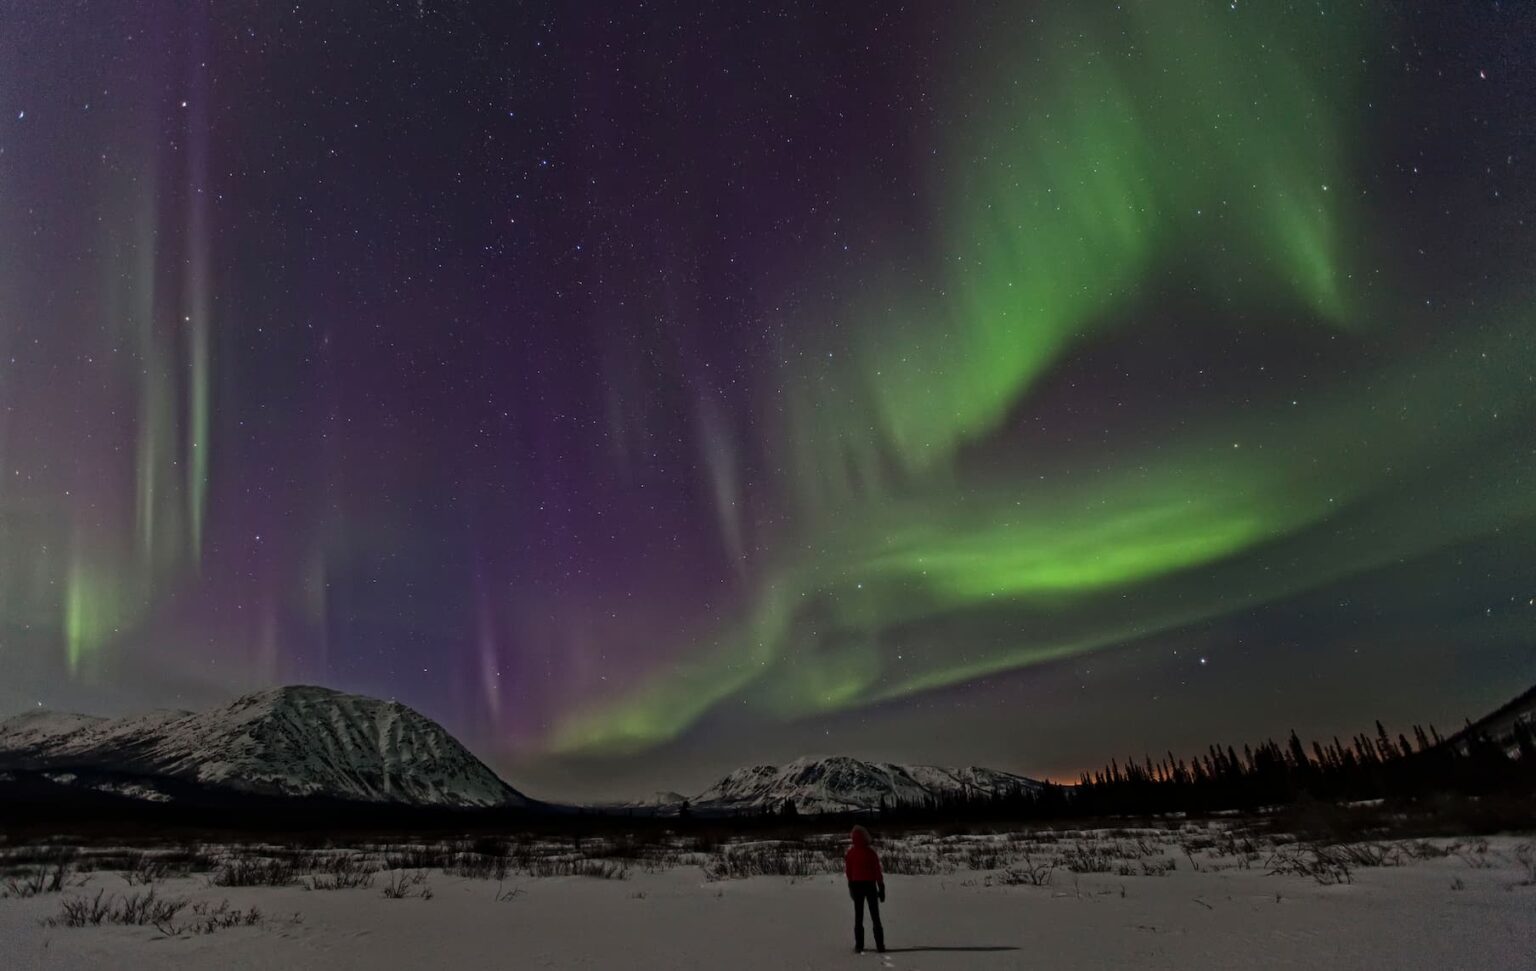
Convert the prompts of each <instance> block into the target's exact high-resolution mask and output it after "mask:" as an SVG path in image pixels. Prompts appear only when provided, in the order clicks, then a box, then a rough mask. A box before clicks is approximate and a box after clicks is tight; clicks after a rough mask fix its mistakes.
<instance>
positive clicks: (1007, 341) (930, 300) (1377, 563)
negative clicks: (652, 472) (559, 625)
mask: <svg viewBox="0 0 1536 971" xmlns="http://www.w3.org/2000/svg"><path fill="white" fill-rule="evenodd" d="M1226 13H1227V6H1226V5H1225V4H1211V3H1203V2H1189V3H1178V4H1163V3H1159V4H1133V5H1129V8H1128V11H1127V12H1125V13H1121V12H1118V11H1117V12H1116V13H1115V15H1114V16H1115V17H1116V18H1117V19H1116V20H1115V21H1114V22H1113V23H1111V22H1109V21H1108V20H1105V21H1102V22H1096V21H1094V20H1093V19H1091V18H1089V17H1087V16H1084V15H1082V14H1080V13H1077V12H1074V13H1073V14H1072V15H1071V16H1070V17H1068V16H1063V17H1059V18H1057V19H1055V20H1054V21H1053V22H1051V23H1050V24H1049V26H1048V27H1044V28H1041V27H1036V28H1034V30H1033V32H1032V33H1031V35H1030V36H1028V37H1026V38H1024V40H1025V42H1026V43H1025V44H1024V45H1022V47H1021V46H1020V45H1015V44H1013V43H1011V42H1010V41H1006V40H1005V41H1003V42H1002V43H1000V44H999V43H998V42H996V41H993V42H992V44H991V45H990V46H991V47H993V48H996V47H1002V48H1004V49H1003V50H1002V51H1000V52H996V56H997V60H998V61H999V62H1001V63H1005V64H1008V65H1028V66H1027V67H1024V68H1015V69H1013V70H1012V72H1011V73H1009V72H1000V73H999V74H998V75H997V76H998V77H1001V78H1003V79H1005V81H1004V83H996V84H994V86H993V89H992V90H990V91H988V92H986V93H985V94H979V93H974V92H971V93H964V94H963V95H962V96H957V101H958V103H960V104H962V105H963V106H969V105H973V104H980V105H983V106H984V108H983V109H982V110H981V111H980V112H979V113H978V114H973V115H971V116H969V117H968V118H967V121H966V123H965V124H963V125H962V126H961V127H960V134H959V135H958V139H957V144H956V145H954V146H952V148H953V150H952V151H951V152H949V153H947V155H948V156H949V157H951V158H953V159H958V160H959V161H953V162H950V163H948V165H947V166H946V168H945V170H944V171H942V172H938V173H936V181H938V182H939V183H941V185H942V187H943V191H941V192H940V198H941V202H942V208H943V213H942V217H941V218H940V219H939V225H940V226H941V227H942V232H941V241H940V246H939V252H938V253H937V254H935V257H934V259H933V260H932V261H931V262H932V263H933V265H934V266H935V267H936V268H935V269H934V270H933V273H932V279H931V280H929V281H928V285H927V286H919V285H917V284H915V283H902V282H895V283H892V282H891V280H890V279H887V280H883V281H882V284H883V285H882V286H881V287H880V288H879V290H878V292H879V293H880V295H881V296H880V298H879V300H878V301H876V300H874V299H863V300H862V303H863V305H864V306H865V308H866V309H865V310H864V311H862V312H859V311H855V312H854V314H853V315H852V317H853V323H854V326H853V328H852V333H853V335H854V336H853V339H852V342H851V344H852V346H851V348H849V347H846V346H844V345H841V344H838V343H836V342H835V341H834V340H833V339H832V338H830V337H829V338H827V339H826V341H825V343H823V344H821V345H816V344H813V345H812V346H811V347H810V349H809V351H808V353H805V354H803V355H800V356H799V357H798V358H797V359H796V360H798V361H816V362H819V364H820V366H819V367H816V368H814V369H808V370H800V371H798V372H797V373H792V374H789V375H787V376H786V377H785V380H784V389H785V390H784V392H783V394H784V397H783V400H782V402H776V403H777V404H780V405H781V406H782V409H783V412H784V413H785V414H786V415H787V416H788V417H787V420H785V421H784V422H783V424H782V426H781V428H780V432H779V435H778V438H779V440H780V441H781V443H782V445H781V447H779V448H777V449H774V448H772V447H771V446H770V453H771V454H773V453H777V454H782V455H784V456H785V461H784V463H783V465H784V467H785V468H787V469H789V470H790V474H789V475H788V476H787V481H786V482H785V483H784V486H785V490H784V491H785V492H786V493H787V494H789V495H792V496H794V497H795V500H796V506H795V510H794V513H793V526H792V527H791V528H790V529H789V530H788V536H787V537H786V538H784V539H781V541H780V543H779V544H778V549H779V550H780V553H779V555H778V556H776V557H773V558H772V559H771V561H770V562H769V563H767V564H766V565H765V566H763V567H762V568H761V570H760V575H759V580H758V587H757V593H756V595H755V597H753V602H752V606H751V607H750V608H749V609H748V611H747V614H746V616H745V618H744V619H742V620H741V621H739V622H738V623H736V624H733V625H729V626H728V627H727V628H726V629H724V630H721V631H718V632H716V633H715V634H713V635H712V636H711V637H709V638H707V639H706V641H705V643H704V644H703V645H701V647H700V650H699V651H698V652H696V653H695V654H694V655H693V656H692V659H691V660H689V661H688V662H686V663H684V664H681V665H678V666H677V667H675V668H674V669H672V670H669V671H667V672H664V673H661V674H659V675H658V676H657V677H655V678H653V679H652V680H650V681H649V682H646V683H642V684H640V685H637V686H632V688H631V690H629V691H628V692H627V693H625V694H623V695H622V696H620V697H617V698H607V699H602V700H600V701H598V702H596V703H594V704H593V705H591V706H590V707H588V708H586V709H585V710H582V711H580V712H576V713H574V714H572V715H571V717H569V718H568V719H567V720H566V721H565V722H564V723H563V724H562V725H560V726H559V728H558V730H557V732H556V733H555V737H554V739H553V747H554V748H555V749H556V750H557V751H563V752H572V753H574V752H589V753H598V752H621V751H625V750H635V749H641V748H645V747H648V746H652V745H656V744H659V743H661V742H664V741H666V740H668V739H671V738H674V737H676V736H678V735H679V734H681V733H682V732H683V731H684V730H686V729H687V728H688V727H689V726H691V725H693V724H694V723H695V722H696V721H697V720H698V719H699V718H701V717H703V716H704V715H705V714H707V713H708V712H710V711H711V710H712V709H714V708H716V707H717V706H720V705H722V704H725V703H728V702H729V703H736V704H740V705H742V706H745V707H746V708H748V709H749V710H756V711H759V712H761V713H762V714H763V715H765V716H768V717H778V718H793V717H803V716H807V715H814V714H817V713H822V712H830V711H836V710H841V709H846V708H849V707H854V706H859V705H866V704H872V703H878V702H881V701H886V700H890V699H894V698H900V697H904V696H909V695H911V694H913V693H916V692H922V691H927V690H932V689H935V688H941V687H944V686H947V685H953V684H958V683H961V682H964V681H967V680H971V679H974V678H977V677H981V676H985V675H988V674H993V673H997V672H1001V671H1006V670H1012V669H1018V668H1023V667H1027V666H1030V665H1034V664H1039V663H1043V662H1047V661H1051V660H1056V659H1060V658H1065V657H1071V656H1074V655H1077V654H1081V653H1084V652H1087V651H1093V650H1099V649H1103V648H1106V647H1111V646H1116V645H1121V644H1126V643H1130V642H1134V641H1135V640H1137V639H1139V638H1144V637H1148V636H1150V635H1153V634H1156V633H1160V632H1165V631H1169V630H1174V629H1177V628H1179V627H1181V626H1184V625H1187V624H1191V623H1194V622H1197V621H1200V620H1203V619H1207V618H1211V617H1215V616H1220V615H1223V614H1227V613H1231V612H1234V611H1237V610H1241V609H1244V608H1249V607H1252V606H1255V605H1258V604H1261V603H1264V602H1267V601H1272V600H1276V599H1279V598H1282V597H1286V596H1290V595H1295V594H1297V593H1300V592H1303V591H1306V590H1308V589H1310V588H1313V587H1316V586H1319V585H1321V584H1324V583H1326V582H1329V581H1330V580H1334V579H1338V578H1341V577H1345V576H1350V575H1354V574H1358V573H1362V572H1364V571H1368V570H1372V569H1377V568H1380V567H1382V566H1385V565H1389V564H1393V563H1397V562H1402V561H1404V560H1406V559H1408V558H1412V557H1416V556H1421V555H1423V554H1425V553H1427V552H1430V551H1433V550H1436V549H1439V548H1443V547H1444V546H1446V545H1449V544H1452V543H1455V542H1458V541H1462V540H1466V539H1470V538H1473V537H1477V536H1482V535H1487V534H1489V533H1491V532H1493V531H1496V530H1499V529H1502V528H1505V527H1507V526H1508V524H1510V523H1511V522H1521V523H1522V524H1523V521H1525V520H1528V519H1529V518H1530V517H1532V516H1533V515H1536V496H1533V495H1532V493H1531V491H1530V490H1529V489H1519V488H1511V487H1509V486H1508V485H1507V484H1508V483H1511V482H1518V481H1520V480H1522V479H1525V480H1528V479H1529V478H1530V477H1531V475H1532V473H1533V472H1536V458H1533V457H1532V456H1531V455H1529V454H1518V453H1512V452H1504V451H1501V450H1499V449H1498V448H1497V444H1496V443H1497V441H1498V436H1499V435H1500V434H1507V433H1508V432H1507V430H1508V429H1510V428H1514V427H1519V426H1518V425H1517V424H1511V423H1519V422H1521V421H1525V422H1529V421H1530V420H1531V418H1532V414H1531V412H1532V400H1533V396H1532V390H1533V389H1532V387H1531V381H1530V377H1529V368H1528V364H1529V351H1528V349H1526V348H1525V347H1524V346H1523V344H1522V338H1523V334H1522V333H1521V331H1523V330H1524V328H1526V327H1528V326H1529V325H1528V323H1525V322H1521V323H1520V324H1519V325H1518V328H1517V329H1516V330H1512V331H1506V332H1501V331H1499V330H1497V329H1496V328H1495V327H1493V326H1483V327H1479V326H1472V325H1469V326H1466V327H1463V328H1462V329H1461V331H1460V332H1459V333H1458V334H1457V335H1456V336H1455V342H1454V343H1453V342H1451V341H1449V340H1447V341H1443V342H1441V343H1439V344H1437V345H1435V346H1431V347H1420V348H1417V349H1416V350H1415V351H1414V352H1413V353H1412V354H1411V355H1409V356H1407V357H1405V358H1403V359H1401V360H1398V361H1395V362H1387V363H1384V364H1382V365H1381V366H1380V367H1379V368H1378V371H1377V373H1376V374H1374V375H1373V376H1372V378H1371V380H1369V381H1368V382H1366V383H1364V384H1359V383H1352V384H1351V386H1349V387H1343V388H1335V389H1331V390H1326V391H1323V392H1322V393H1311V394H1309V395H1308V397H1307V398H1306V399H1305V400H1299V401H1285V402H1276V403H1275V404H1274V405H1273V406H1271V407H1270V408H1269V409H1268V410H1265V411H1255V412H1251V413H1246V414H1243V415H1234V416H1232V417H1231V418H1230V419H1228V420H1225V421H1211V422H1210V423H1209V424H1208V425H1207V426H1206V427H1204V428H1201V429H1194V430H1191V429H1187V428H1181V429H1178V430H1177V431H1176V432H1175V430H1169V431H1168V433H1167V435H1166V437H1165V438H1164V439H1161V440H1155V441H1151V442H1148V444H1147V446H1146V448H1145V449H1144V450H1143V451H1142V452H1141V453H1140V454H1120V455H1117V456H1116V457H1115V458H1114V459H1112V460H1110V461H1111V463H1112V464H1110V465H1109V466H1108V467H1103V466H1101V467H1098V468H1095V469H1094V470H1093V471H1092V472H1091V473H1077V474H1074V473H1073V471H1072V470H1070V469H1068V470H1067V471H1066V472H1065V474H1063V473H1062V472H1061V470H1060V469H1057V468H1054V467H1049V466H1046V465H1041V467H1040V468H1026V469H1016V470H1015V471H1014V473H1013V474H999V473H990V474H985V475H978V474H976V473H975V472H972V471H967V470H966V469H965V468H964V467H963V465H964V463H963V461H962V458H963V453H964V451H965V449H966V448H967V447H968V446H970V445H973V444H976V443H978V442H984V441H987V440H988V439H989V438H990V437H991V436H995V435H998V434H999V433H1000V429H1001V427H1002V426H1003V425H1004V424H1005V423H1006V421H1007V419H1008V417H1009V416H1010V415H1011V414H1014V413H1015V412H1016V411H1017V410H1018V409H1019V408H1020V407H1021V405H1023V404H1025V403H1027V400H1028V395H1029V393H1030V391H1031V390H1032V389H1033V388H1034V387H1035V385H1036V384H1037V382H1039V380H1040V379H1041V378H1042V377H1044V376H1045V375H1047V374H1048V373H1049V372H1050V370H1051V369H1052V367H1053V366H1054V365H1056V364H1057V363H1058V362H1060V361H1061V360H1062V359H1063V358H1064V357H1065V356H1067V355H1070V354H1071V353H1072V351H1073V349H1074V348H1075V347H1076V346H1078V345H1080V344H1082V343H1083V342H1084V341H1086V340H1088V339H1090V338H1094V337H1097V338H1098V339H1101V340H1102V339H1112V335H1109V336H1106V334H1107V332H1108V331H1109V330H1110V329H1111V327H1112V326H1118V327H1120V328H1129V327H1133V326H1134V324H1135V310H1136V307H1137V305H1136V297H1137V294H1138V292H1139V290H1140V289H1141V288H1144V287H1147V286H1155V285H1157V284H1158V283H1161V282H1164V281H1167V280H1169V279H1173V280H1177V281H1181V282H1183V283H1185V284H1187V285H1188V286H1190V287H1192V288H1195V289H1198V290H1199V292H1200V294H1201V296H1202V298H1203V300H1204V301H1205V303H1207V304H1208V305H1209V306H1210V307H1211V308H1212V313H1213V314H1214V315H1216V316H1217V317H1220V316H1222V315H1227V314H1230V315H1232V316H1234V317H1236V316H1238V314H1239V312H1240V311H1242V310H1245V309H1258V310H1263V311H1265V312H1266V313H1269V314H1271V315H1273V316H1279V317H1281V318H1282V319H1291V320H1294V321H1296V322H1297V324H1296V326H1299V327H1304V328H1309V329H1314V330H1323V329H1326V330H1331V331H1333V332H1334V333H1335V334H1342V335H1343V337H1341V338H1340V339H1353V340H1357V341H1359V342H1360V344H1361V346H1362V347H1370V346H1372V345H1371V343H1370V335H1371V333H1372V331H1373V330H1374V329H1375V328H1377V327H1381V328H1386V329H1390V328H1391V327H1392V324H1393V323H1394V320H1393V317H1394V315H1400V314H1403V313H1405V312H1406V311H1404V310H1402V309H1401V308H1393V307H1390V306H1386V305H1380V306H1373V305H1372V303H1371V302H1370V301H1368V300H1367V299H1366V298H1367V296H1368V293H1367V292H1366V291H1365V289H1364V288H1361V287H1357V286H1352V280H1353V279H1354V278H1355V274H1353V273H1352V271H1351V269H1350V268H1349V267H1348V266H1347V265H1346V264H1345V260H1344V254H1346V253H1349V252H1351V246H1352V245H1358V241H1355V242H1354V243H1352V242H1351V239H1350V236H1349V228H1350V223H1351V222H1352V221H1353V219H1354V216H1355V214H1354V213H1352V212H1350V211H1349V209H1350V205H1351V204H1350V201H1349V198H1350V197H1349V195H1348V193H1346V192H1345V191H1343V188H1344V186H1346V185H1347V184H1348V179H1349V177H1348V167H1347V164H1346V163H1347V160H1346V158H1345V153H1344V151H1343V149H1342V147H1341V143H1342V141H1343V135H1342V132H1343V130H1344V129H1345V125H1346V118H1347V115H1348V111H1349V108H1350V106H1349V105H1348V104H1347V103H1344V102H1343V101H1342V100H1341V99H1345V98H1346V96H1347V95H1348V93H1349V92H1348V86H1347V85H1346V86H1345V88H1344V89H1343V90H1341V89H1340V87H1339V85H1338V84H1337V80H1336V79H1338V78H1340V77H1348V76H1350V74H1351V72H1355V73H1358V72H1357V71H1356V68H1355V67H1353V66H1352V65H1358V63H1359V60H1360V59H1359V57H1358V54H1357V53H1356V52H1355V50H1354V45H1353V42H1352V37H1353V36H1354V35H1355V34H1356V33H1357V31H1358V29H1359V25H1347V24H1344V23H1340V22H1337V21H1336V20H1335V21H1327V22H1304V23H1303V22H1298V21H1297V18H1296V17H1293V16H1287V15H1285V14H1281V13H1275V14H1271V15H1268V16H1266V15H1264V14H1263V13H1262V12H1254V11H1247V13H1248V14H1249V16H1245V17H1244V18H1242V19H1241V20H1233V19H1232V18H1229V17H1226V16H1224V15H1225V14H1226ZM1127 21H1128V23H1129V26H1128V25H1127ZM990 36H994V37H1004V38H1007V37H1010V36H1017V32H1013V33H1010V32H1009V31H1006V30H998V31H993V32H991V34H990ZM1022 48H1027V50H1025V49H1022ZM1034 51H1044V52H1049V53H1044V54H1040V55H1039V56H1036V55H1035V54H1034V53H1033V52H1034ZM1325 69H1327V76H1328V77H1330V78H1333V79H1335V81H1334V83H1333V84H1331V85H1329V86H1328V89H1327V90H1326V91H1325V90H1324V86H1323V85H1322V84H1321V83H1318V82H1316V81H1314V80H1313V79H1314V78H1317V77H1321V76H1323V73H1324V70H1325ZM956 115H957V116H958V117H966V116H965V113H964V112H963V111H959V112H956ZM892 276H894V274H892ZM919 282H921V281H919ZM860 303H861V299H860V298H855V299H853V300H851V301H850V304H851V305H852V306H855V307H857V306H858V305H859V304H860ZM1277 310H1278V312H1277ZM1523 315H1524V311H1522V310H1517V311H1516V315H1515V316H1513V317H1511V318H1509V320H1522V317H1523ZM845 323H846V322H845ZM828 332H829V333H832V334H834V335H835V336H843V334H842V332H841V331H837V330H834V329H830V328H829V329H828ZM1471 387H1476V388H1478V389H1479V390H1478V393H1477V396H1476V401H1475V403H1470V404H1469V402H1468V401H1467V392H1466V389H1467V388H1471ZM1490 445H1491V446H1493V447H1492V448H1489V447H1487V446H1490ZM715 464H716V463H711V468H712V469H713V468H714V465H715ZM1047 472H1049V473H1050V475H1049V476H1047V475H1045V474H1044V473H1047ZM716 475H717V476H718V473H716ZM1436 489H1438V490H1439V492H1438V493H1437V492H1436V491H1435V490H1436ZM1437 494H1438V495H1439V496H1444V495H1447V494H1449V495H1452V496H1455V497H1457V499H1458V500H1459V501H1457V502H1456V503H1455V506H1454V508H1453V509H1445V508H1440V509H1437V510H1434V511H1433V513H1432V514H1426V510H1425V505H1426V504H1427V503H1428V502H1430V501H1431V500H1430V498H1429V497H1432V496H1436V495H1437ZM961 619H963V623H964V624H965V625H966V631H967V633H966V634H964V635H962V636H960V637H956V636H955V633H954V630H955V626H954V625H955V623H956V622H959V621H960V620H961Z"/></svg>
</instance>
